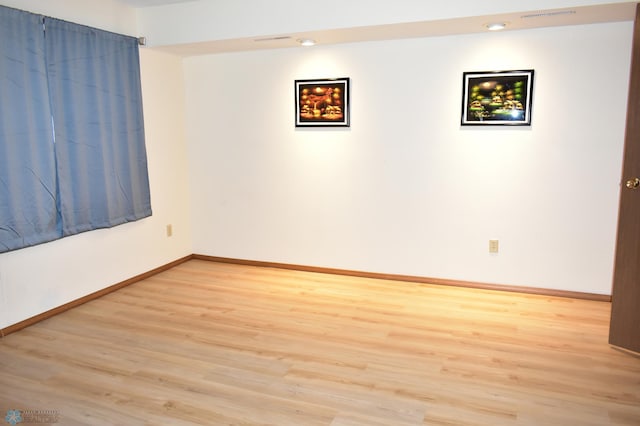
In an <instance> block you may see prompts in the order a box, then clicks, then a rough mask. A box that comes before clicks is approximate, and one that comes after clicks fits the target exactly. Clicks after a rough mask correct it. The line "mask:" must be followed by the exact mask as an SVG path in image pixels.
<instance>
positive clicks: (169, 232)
mask: <svg viewBox="0 0 640 426" xmlns="http://www.w3.org/2000/svg"><path fill="white" fill-rule="evenodd" d="M172 235H173V226H172V225H171V224H168V225H167V237H170V236H172Z"/></svg>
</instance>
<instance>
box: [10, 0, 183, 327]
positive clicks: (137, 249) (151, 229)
mask: <svg viewBox="0 0 640 426" xmlns="http://www.w3.org/2000/svg"><path fill="white" fill-rule="evenodd" d="M0 3H2V4H4V5H8V6H12V7H19V8H20V9H23V10H29V11H35V12H39V13H44V14H47V15H49V16H55V17H61V18H63V19H69V16H74V17H75V19H74V20H75V22H79V23H87V22H91V24H92V25H93V26H96V27H100V28H105V29H108V30H113V31H116V30H117V31H120V32H123V33H128V34H135V33H136V31H135V28H134V27H132V26H131V25H128V26H126V25H125V27H126V28H124V27H123V22H129V23H133V24H135V13H134V11H133V10H132V9H128V8H121V7H120V6H118V4H117V3H114V4H111V5H109V3H110V2H100V4H101V5H102V6H101V7H103V8H105V9H109V10H111V9H117V13H114V15H110V14H105V15H101V16H102V19H103V20H102V21H100V22H96V16H95V15H94V14H95V13H97V12H96V8H95V7H94V6H96V5H94V6H92V8H87V7H84V9H83V5H86V3H88V2H79V1H69V2H63V1H56V2H53V1H52V2H50V3H55V4H56V6H57V7H56V10H55V13H53V12H54V11H47V10H42V9H37V8H38V7H42V6H43V5H42V3H49V2H39V1H37V0H33V1H24V0H22V1H19V2H17V1H14V2H13V3H14V4H10V3H12V2H10V1H7V0H2V1H1V2H0ZM15 3H19V4H15ZM92 3H94V2H92ZM110 6H111V7H110ZM89 9H91V10H89ZM83 10H84V11H85V12H86V20H84V19H82V18H83V16H85V15H83V14H79V12H80V11H83ZM99 16H100V15H99ZM141 70H142V91H143V102H144V115H145V131H146V145H147V155H148V165H149V178H150V185H151V204H152V209H153V216H152V217H149V218H145V219H142V220H140V221H138V222H133V223H128V224H125V225H121V226H117V227H115V228H111V229H107V230H98V231H92V232H87V233H83V234H79V235H76V236H73V237H68V238H64V239H62V240H58V241H55V242H51V243H47V244H42V245H39V246H36V247H31V248H26V249H22V250H17V251H13V252H9V253H3V254H0V328H2V327H6V326H8V325H11V324H15V323H17V322H20V321H22V320H25V319H27V318H30V317H32V316H34V315H37V314H40V313H42V312H45V311H47V310H49V309H52V308H55V307H57V306H60V305H62V304H64V303H67V302H69V301H72V300H75V299H78V298H80V297H82V296H85V295H87V294H90V293H92V292H95V291H98V290H100V289H102V288H105V287H107V286H109V285H112V284H116V283H118V282H120V281H123V280H126V279H128V278H131V277H133V276H135V275H138V274H140V273H143V272H146V271H149V270H151V269H154V268H156V267H159V266H162V265H164V264H167V263H169V262H171V261H173V260H176V259H178V258H181V257H183V256H186V255H188V254H191V253H192V251H193V250H192V247H191V228H190V222H189V220H190V219H189V207H188V206H189V197H188V193H187V191H186V189H185V188H187V186H188V175H187V171H186V170H187V158H186V149H185V139H184V88H183V70H182V62H181V60H180V59H178V58H176V57H173V56H169V55H166V54H163V53H158V52H154V51H151V50H146V49H141ZM167 224H172V225H173V237H171V238H167V237H166V235H165V226H166V225H167Z"/></svg>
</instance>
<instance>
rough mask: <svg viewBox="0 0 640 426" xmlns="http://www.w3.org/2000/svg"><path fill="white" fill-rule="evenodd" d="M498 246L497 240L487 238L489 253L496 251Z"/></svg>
mask: <svg viewBox="0 0 640 426" xmlns="http://www.w3.org/2000/svg"><path fill="white" fill-rule="evenodd" d="M499 247H500V246H499V243H498V240H489V253H498V249H499Z"/></svg>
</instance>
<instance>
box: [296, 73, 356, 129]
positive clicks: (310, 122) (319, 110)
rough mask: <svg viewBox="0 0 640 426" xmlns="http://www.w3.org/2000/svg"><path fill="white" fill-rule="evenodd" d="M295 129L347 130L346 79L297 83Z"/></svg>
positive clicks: (347, 88) (347, 81)
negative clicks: (324, 128)
mask: <svg viewBox="0 0 640 426" xmlns="http://www.w3.org/2000/svg"><path fill="white" fill-rule="evenodd" d="M295 95H296V99H295V101H296V127H349V79H348V78H329V79H319V80H296V81H295Z"/></svg>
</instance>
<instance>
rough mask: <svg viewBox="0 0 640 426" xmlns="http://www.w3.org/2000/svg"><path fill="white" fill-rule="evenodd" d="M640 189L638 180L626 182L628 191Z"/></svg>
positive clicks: (639, 180)
mask: <svg viewBox="0 0 640 426" xmlns="http://www.w3.org/2000/svg"><path fill="white" fill-rule="evenodd" d="M638 187H640V179H638V178H633V179H629V180H628V181H627V188H629V189H638Z"/></svg>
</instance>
